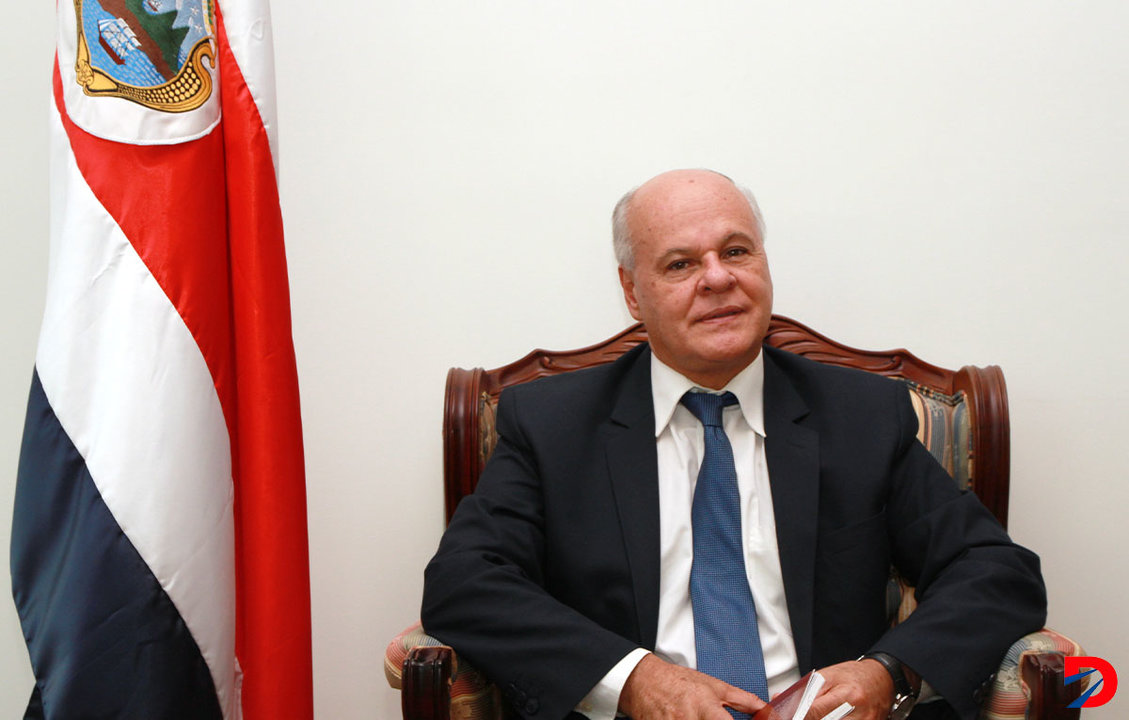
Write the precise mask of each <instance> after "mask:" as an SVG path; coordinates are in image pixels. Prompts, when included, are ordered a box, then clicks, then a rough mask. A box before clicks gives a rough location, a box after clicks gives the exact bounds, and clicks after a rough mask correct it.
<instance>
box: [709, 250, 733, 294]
mask: <svg viewBox="0 0 1129 720" xmlns="http://www.w3.org/2000/svg"><path fill="white" fill-rule="evenodd" d="M702 270H703V272H702V282H701V285H702V289H703V290H709V291H712V292H724V291H725V290H728V289H729V288H730V287H732V286H733V283H734V278H733V273H732V272H730V271H729V268H727V267H726V266H725V263H723V262H722V261H721V258H719V257H717V256H716V255H709V256H707V257H706V259H705V261H704V262H703V265H702Z"/></svg>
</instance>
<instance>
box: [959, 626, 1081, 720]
mask: <svg viewBox="0 0 1129 720" xmlns="http://www.w3.org/2000/svg"><path fill="white" fill-rule="evenodd" d="M1067 655H1085V651H1084V650H1083V649H1082V647H1081V646H1080V645H1079V644H1078V643H1076V642H1074V641H1073V640H1071V639H1070V638H1068V637H1066V636H1065V635H1062V634H1060V633H1057V632H1055V631H1054V630H1051V629H1050V628H1043V629H1042V630H1040V631H1038V632H1034V633H1031V634H1030V635H1025V636H1024V637H1022V638H1020V639H1019V640H1017V641H1016V642H1015V644H1014V645H1012V646H1011V648H1009V649H1008V651H1007V654H1006V655H1005V656H1004V659H1003V661H1002V662H1001V663H1000V668H999V671H998V672H997V673H996V678H995V681H994V682H993V683H992V689H991V690H990V691H989V693H988V696H987V698H985V700H984V703H983V705H982V706H981V710H980V718H981V720H1025V719H1026V720H1078V718H1079V716H1080V714H1081V710H1079V709H1078V708H1073V709H1072V708H1067V707H1066V706H1067V704H1069V703H1070V702H1071V701H1072V700H1074V699H1075V698H1077V697H1078V696H1079V694H1080V693H1081V691H1082V687H1081V685H1082V683H1078V684H1074V685H1070V686H1069V687H1068V686H1066V685H1064V684H1063V678H1064V673H1063V665H1064V660H1063V658H1065V657H1066V656H1067Z"/></svg>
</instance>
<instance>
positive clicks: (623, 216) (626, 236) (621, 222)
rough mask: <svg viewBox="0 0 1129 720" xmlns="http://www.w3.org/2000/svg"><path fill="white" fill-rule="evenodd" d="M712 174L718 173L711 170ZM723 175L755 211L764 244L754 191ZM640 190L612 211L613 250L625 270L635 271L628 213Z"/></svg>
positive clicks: (634, 189)
mask: <svg viewBox="0 0 1129 720" xmlns="http://www.w3.org/2000/svg"><path fill="white" fill-rule="evenodd" d="M710 172H716V171H713V170H711V171H710ZM716 174H718V175H721V176H722V177H723V178H725V179H726V180H728V181H729V182H731V183H733V187H735V188H737V189H738V190H740V191H741V194H742V195H744V196H745V199H746V200H748V201H749V209H751V210H752V211H753V220H754V221H755V222H756V225H757V234H758V235H760V239H761V242H764V216H763V215H761V209H760V206H759V205H757V199H756V198H755V197H754V196H753V191H752V190H750V189H749V188H747V187H745V186H744V185H738V184H737V183H735V182H733V179H732V178H730V177H729V176H728V175H722V174H721V173H716ZM637 190H639V186H636V187H633V188H631V189H630V190H628V191H627V192H626V193H624V195H623V197H621V198H620V199H619V202H617V203H616V204H615V209H614V210H612V248H613V249H614V250H615V259H616V262H618V263H619V265H620V267H622V268H623V269H624V270H634V269H635V246H634V244H633V243H632V240H631V231H630V229H629V228H628V225H627V211H628V209H629V208H630V207H631V201H632V200H634V199H635V193H636V191H637Z"/></svg>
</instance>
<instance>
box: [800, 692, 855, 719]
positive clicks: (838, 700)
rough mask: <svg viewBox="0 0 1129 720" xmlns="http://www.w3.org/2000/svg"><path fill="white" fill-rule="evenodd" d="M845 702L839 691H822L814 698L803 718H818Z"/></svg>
mask: <svg viewBox="0 0 1129 720" xmlns="http://www.w3.org/2000/svg"><path fill="white" fill-rule="evenodd" d="M844 702H845V700H844V699H843V697H842V695H840V694H839V693H824V694H823V695H820V696H819V697H817V698H816V699H815V701H814V702H813V703H812V704H811V709H810V710H808V714H807V715H806V716H805V718H804V720H819V719H820V718H822V717H823V716H824V715H826V714H828V713H829V712H831V711H832V710H834V709H835V708H837V707H839V706H840V705H842V704H843V703H844Z"/></svg>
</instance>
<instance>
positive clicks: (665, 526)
mask: <svg viewBox="0 0 1129 720" xmlns="http://www.w3.org/2000/svg"><path fill="white" fill-rule="evenodd" d="M692 389H697V390H700V391H705V392H725V391H728V392H731V393H733V394H734V395H735V396H737V400H738V403H739V405H735V406H730V407H727V408H725V411H724V414H723V416H722V422H723V425H724V428H725V434H726V435H727V436H728V437H729V442H730V444H731V445H732V446H733V458H734V463H735V465H736V466H737V486H738V491H739V493H740V497H741V530H742V534H743V535H744V538H745V571H746V574H747V575H748V578H749V587H750V588H751V589H752V592H753V600H754V603H755V604H756V608H757V624H758V629H759V631H760V638H761V648H762V650H763V651H764V664H765V672H766V674H767V676H768V690H769V693H770V695H774V694H776V693H778V692H780V691H781V690H783V689H785V688H787V687H788V686H789V685H791V684H792V683H794V682H795V681H797V680H799V678H800V673H799V667H798V662H797V660H796V646H795V643H794V642H793V640H792V625H791V622H790V620H789V618H788V605H787V602H786V601H785V597H784V579H783V576H782V574H781V571H780V553H779V551H778V549H777V545H776V518H775V515H773V510H772V492H771V489H770V487H769V483H768V462H767V460H766V457H765V450H764V439H765V430H764V355H763V353H762V354H760V355H758V356H757V358H756V360H754V361H753V362H752V363H751V364H750V365H749V366H748V367H747V368H745V369H744V370H742V371H741V372H740V373H739V374H738V375H737V376H736V377H734V378H733V379H732V380H731V381H730V382H729V384H728V385H726V386H725V388H723V389H722V390H720V391H714V390H705V389H704V388H700V387H697V386H695V385H694V383H693V382H691V381H690V380H689V379H687V378H686V377H684V376H682V375H680V374H679V373H678V372H676V371H675V370H673V369H671V368H670V367H669V366H667V365H666V364H664V363H663V362H662V361H660V360H659V359H658V358H656V357H655V356H654V354H652V355H651V391H652V396H653V399H654V404H655V446H656V451H657V453H658V466H659V478H658V480H659V533H660V548H661V553H662V556H661V560H660V580H659V625H658V635H657V637H656V644H655V654H656V655H658V656H659V657H660V658H662V659H663V660H667V661H669V662H672V663H676V664H678V665H683V666H685V667H689V668H694V667H695V666H696V665H697V656H696V653H695V649H694V612H693V606H692V605H691V602H690V567H691V565H692V564H693V560H694V550H693V547H694V546H693V530H692V527H691V521H690V515H691V507H692V505H693V500H694V486H695V484H696V483H697V481H698V470H699V469H700V468H701V465H702V456H703V454H704V452H705V439H704V431H703V428H702V424H701V422H699V421H698V419H697V418H696V417H694V415H693V413H691V412H690V411H689V410H688V409H686V408H685V407H684V406H683V405H682V404H681V403H680V402H679V401H680V400H681V398H682V396H683V395H684V394H685V393H686V392H687V391H689V390H692ZM646 654H647V651H646V650H644V649H641V648H640V649H636V650H634V651H632V652H631V653H629V654H628V655H627V656H626V657H624V658H623V659H622V660H621V661H620V662H619V663H618V664H617V665H615V666H614V667H613V668H612V669H611V670H610V671H609V672H608V674H607V675H605V676H604V678H603V679H602V680H601V681H600V682H599V683H598V684H597V685H596V687H594V688H593V689H592V691H591V692H590V693H589V694H588V695H587V696H586V697H585V698H584V700H582V701H581V703H580V704H579V705H578V706H577V708H576V709H577V711H578V712H580V713H581V714H583V715H586V716H587V717H589V718H591V720H609V719H610V718H612V717H614V716H615V713H616V707H617V705H618V704H619V695H620V692H621V691H622V690H623V685H624V683H625V682H626V681H627V677H628V676H629V675H630V674H631V671H632V670H634V669H635V666H636V665H637V664H638V663H639V661H640V660H642V659H643V657H645V656H646Z"/></svg>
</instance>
